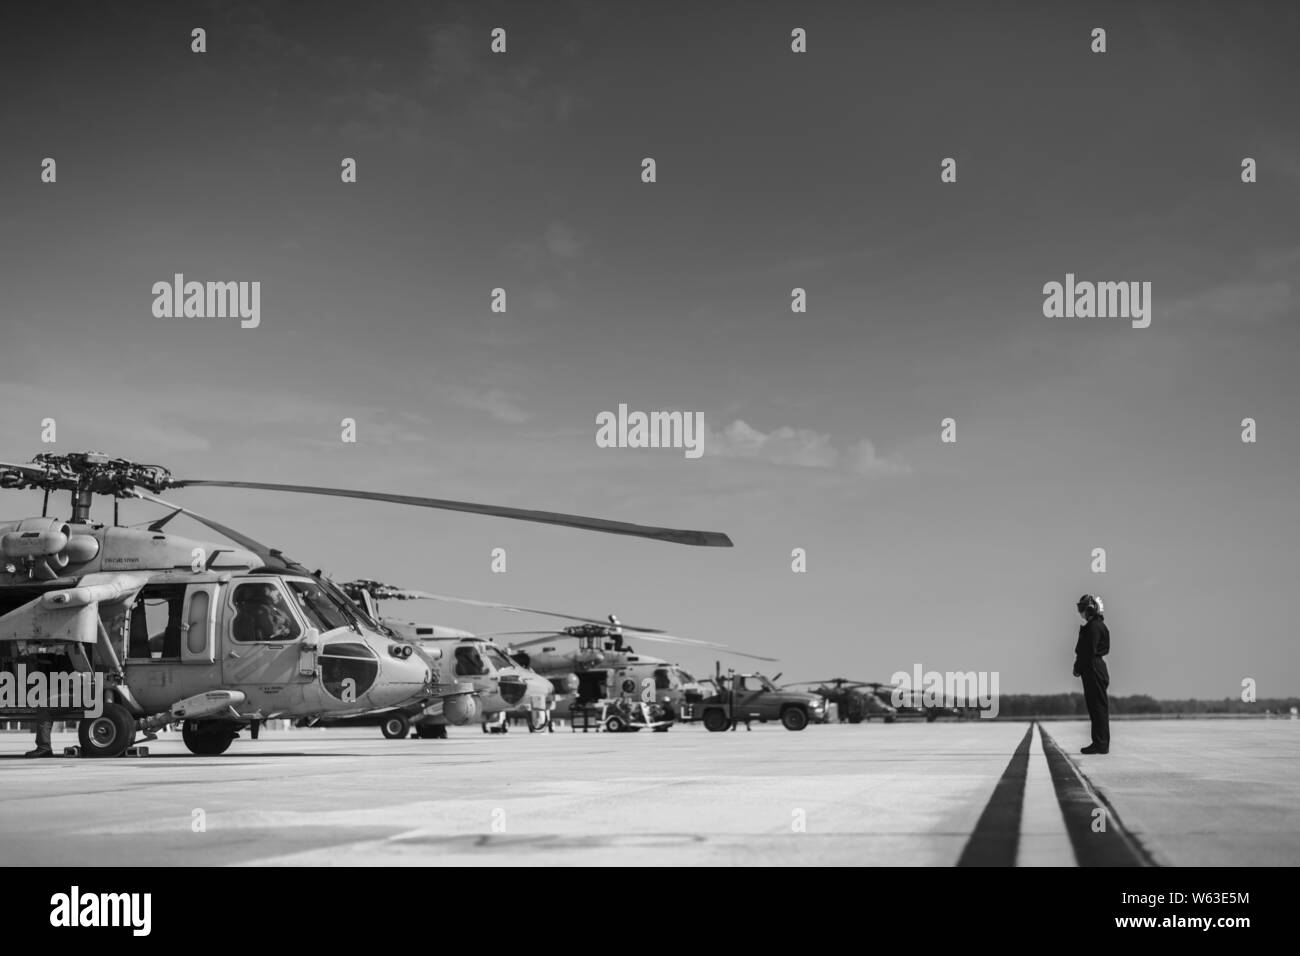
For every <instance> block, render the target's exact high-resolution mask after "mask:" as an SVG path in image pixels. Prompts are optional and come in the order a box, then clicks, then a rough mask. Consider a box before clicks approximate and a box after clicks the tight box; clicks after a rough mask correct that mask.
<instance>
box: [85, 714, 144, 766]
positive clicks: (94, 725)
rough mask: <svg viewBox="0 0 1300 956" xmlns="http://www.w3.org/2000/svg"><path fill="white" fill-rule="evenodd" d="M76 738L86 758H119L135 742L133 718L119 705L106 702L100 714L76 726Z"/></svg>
mask: <svg viewBox="0 0 1300 956" xmlns="http://www.w3.org/2000/svg"><path fill="white" fill-rule="evenodd" d="M77 736H78V737H79V738H80V739H81V752H82V753H83V754H84V755H85V756H87V757H120V756H121V755H122V754H124V753H126V748H127V747H129V746H131V742H132V741H133V740H135V718H134V717H132V716H131V712H130V711H129V710H127V709H126V708H125V707H123V706H122V705H121V704H119V703H116V702H114V701H108V702H106V703H105V704H104V712H103V713H102V714H100V715H99V716H98V717H92V718H90V719H88V720H82V721H81V722H80V723H79V724H78V725H77Z"/></svg>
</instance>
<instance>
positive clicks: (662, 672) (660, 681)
mask: <svg viewBox="0 0 1300 956" xmlns="http://www.w3.org/2000/svg"><path fill="white" fill-rule="evenodd" d="M671 686H672V681H671V680H670V679H669V676H668V668H666V667H658V668H655V690H668V688H670V687H671Z"/></svg>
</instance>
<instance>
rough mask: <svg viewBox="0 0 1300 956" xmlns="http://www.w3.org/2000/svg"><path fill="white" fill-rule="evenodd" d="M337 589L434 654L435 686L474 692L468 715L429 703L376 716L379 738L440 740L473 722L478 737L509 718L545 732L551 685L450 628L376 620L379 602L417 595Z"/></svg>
mask: <svg viewBox="0 0 1300 956" xmlns="http://www.w3.org/2000/svg"><path fill="white" fill-rule="evenodd" d="M339 587H340V588H341V589H342V590H343V592H344V593H345V594H347V595H348V597H350V598H352V599H353V600H354V601H357V602H359V603H364V604H365V605H366V607H367V609H370V610H371V611H372V614H373V615H374V616H375V617H376V618H377V619H378V620H380V621H382V622H383V624H384V625H385V626H386V627H388V628H390V629H391V630H393V631H394V632H396V633H397V634H399V635H400V636H401V637H403V638H404V639H406V640H408V641H412V642H414V643H418V644H420V645H422V646H424V647H426V648H430V647H431V648H437V649H439V650H440V651H441V653H440V656H439V657H438V659H437V664H436V666H437V668H438V669H439V679H440V680H443V681H447V682H453V681H455V682H468V683H470V684H472V685H473V686H474V692H475V699H476V701H477V709H476V710H475V711H474V712H471V713H468V714H466V713H464V712H462V711H461V710H460V709H459V708H455V707H448V706H447V705H446V704H444V703H443V702H442V701H433V702H432V703H430V704H429V705H427V706H423V707H422V706H421V705H420V704H412V705H408V706H407V707H404V708H399V709H397V710H392V711H387V712H385V713H382V714H379V715H377V717H376V718H372V719H377V721H378V722H379V725H380V728H381V730H382V731H383V734H384V736H385V737H389V738H398V737H405V736H406V735H407V732H408V731H409V730H410V729H411V728H414V730H415V735H416V736H417V737H435V738H443V737H446V736H447V726H448V725H449V724H451V725H455V726H459V725H462V724H467V723H470V722H473V721H477V722H478V723H480V724H481V725H482V727H483V731H484V733H489V732H490V733H503V732H505V730H506V729H507V727H508V726H509V725H508V718H509V717H511V716H519V717H522V718H523V719H524V720H526V721H527V724H528V729H529V731H537V730H544V729H546V728H547V727H548V725H549V723H550V712H551V710H552V708H554V706H555V690H554V688H553V687H552V686H551V682H550V681H548V680H547V679H546V678H544V677H541V676H540V675H538V674H536V673H535V672H533V671H532V670H530V669H529V668H527V667H525V666H523V665H522V664H519V663H518V662H516V661H514V660H511V659H510V658H509V657H507V656H506V655H505V653H504V652H503V651H502V650H501V648H499V647H498V646H497V645H496V644H494V643H493V642H492V641H490V640H488V639H487V638H483V637H477V636H475V635H473V634H471V633H470V632H469V631H462V630H459V629H457V628H454V627H443V626H441V625H436V624H421V623H418V622H416V621H404V620H400V619H398V618H395V617H391V616H382V617H381V616H380V615H379V612H378V605H379V602H381V601H407V600H413V599H418V598H419V597H420V596H421V595H420V594H419V593H418V592H413V591H406V590H403V589H401V588H396V587H393V586H391V585H388V584H383V583H382V582H379V581H374V580H370V579H360V580H356V581H348V582H346V583H344V584H340V585H339ZM363 719H364V718H363Z"/></svg>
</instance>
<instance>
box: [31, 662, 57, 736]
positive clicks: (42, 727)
mask: <svg viewBox="0 0 1300 956" xmlns="http://www.w3.org/2000/svg"><path fill="white" fill-rule="evenodd" d="M52 669H53V658H52V657H51V656H50V655H48V654H33V655H32V656H31V657H30V658H29V659H28V664H27V673H28V674H34V673H40V674H44V675H45V676H46V678H47V680H48V678H49V676H50V671H51V670H52ZM47 686H48V684H47ZM46 703H47V704H49V703H53V701H48V700H47V701H46ZM33 725H34V728H33V729H34V730H35V731H36V749H35V750H31V751H29V752H28V753H27V756H28V757H34V756H36V755H38V754H47V753H53V747H52V743H51V734H52V733H53V731H54V712H53V710H52V709H51V708H49V707H40V708H37V710H36V713H35V715H34V720H33Z"/></svg>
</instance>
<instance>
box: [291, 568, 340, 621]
mask: <svg viewBox="0 0 1300 956" xmlns="http://www.w3.org/2000/svg"><path fill="white" fill-rule="evenodd" d="M288 583H289V590H290V591H291V592H292V593H293V596H294V598H295V600H296V601H297V602H298V610H300V611H302V616H303V617H305V618H306V619H307V623H308V624H310V625H311V626H312V627H314V628H316V629H317V630H318V631H320V632H321V633H322V634H324V633H325V632H326V631H333V630H335V629H336V628H340V627H347V626H348V625H349V622H348V619H347V618H346V617H344V616H343V612H342V611H340V610H339V609H338V607H337V606H335V604H334V602H333V601H331V600H329V598H328V597H326V596H325V592H324V591H322V590H321V587H320V585H319V584H316V583H314V582H312V581H290V582H288Z"/></svg>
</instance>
